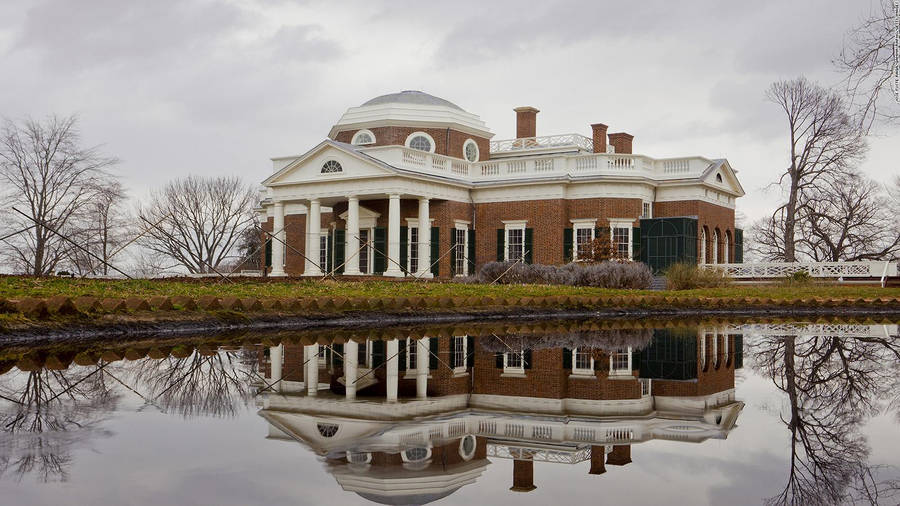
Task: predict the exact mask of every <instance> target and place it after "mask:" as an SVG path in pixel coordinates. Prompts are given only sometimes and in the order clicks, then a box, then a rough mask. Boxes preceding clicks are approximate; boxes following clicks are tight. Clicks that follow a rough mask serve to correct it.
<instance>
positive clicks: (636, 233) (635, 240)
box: [631, 227, 641, 260]
mask: <svg viewBox="0 0 900 506" xmlns="http://www.w3.org/2000/svg"><path fill="white" fill-rule="evenodd" d="M631 258H632V259H633V260H640V259H641V229H640V228H638V227H632V229H631Z"/></svg>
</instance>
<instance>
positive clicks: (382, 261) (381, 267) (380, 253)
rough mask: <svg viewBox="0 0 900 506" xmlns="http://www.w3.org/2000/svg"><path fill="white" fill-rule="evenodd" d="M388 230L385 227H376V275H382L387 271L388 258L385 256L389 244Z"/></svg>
mask: <svg viewBox="0 0 900 506" xmlns="http://www.w3.org/2000/svg"><path fill="white" fill-rule="evenodd" d="M386 235H387V229H385V228H384V227H375V241H374V247H375V254H374V256H375V269H374V270H373V272H374V273H375V274H382V273H384V271H385V270H386V269H387V257H386V256H385V252H386V251H387V250H386V249H385V245H386V244H387V238H386V237H385V236H386Z"/></svg>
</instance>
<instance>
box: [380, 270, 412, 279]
mask: <svg viewBox="0 0 900 506" xmlns="http://www.w3.org/2000/svg"><path fill="white" fill-rule="evenodd" d="M405 275H406V274H404V273H403V271H401V270H390V269H388V270H386V271H384V273H383V274H382V276H384V277H386V278H402V277H403V276H405Z"/></svg>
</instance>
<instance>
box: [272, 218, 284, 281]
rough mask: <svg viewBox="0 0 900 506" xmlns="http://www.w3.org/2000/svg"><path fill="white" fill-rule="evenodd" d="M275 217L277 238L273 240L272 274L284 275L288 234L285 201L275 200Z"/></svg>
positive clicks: (274, 233) (273, 222) (273, 232)
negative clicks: (285, 246) (285, 226)
mask: <svg viewBox="0 0 900 506" xmlns="http://www.w3.org/2000/svg"><path fill="white" fill-rule="evenodd" d="M273 208H274V210H275V217H274V219H273V220H272V234H273V235H274V236H275V238H273V239H270V241H271V242H272V271H271V272H270V273H269V275H271V276H284V275H285V274H284V242H282V241H285V238H286V237H287V234H285V233H284V202H275V205H274V206H273Z"/></svg>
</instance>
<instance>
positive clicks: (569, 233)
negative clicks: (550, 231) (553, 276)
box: [563, 228, 575, 263]
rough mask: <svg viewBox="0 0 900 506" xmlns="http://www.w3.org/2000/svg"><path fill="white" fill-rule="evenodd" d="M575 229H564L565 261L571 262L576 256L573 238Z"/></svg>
mask: <svg viewBox="0 0 900 506" xmlns="http://www.w3.org/2000/svg"><path fill="white" fill-rule="evenodd" d="M573 234H574V231H573V230H572V229H571V228H564V229H563V263H569V262H571V261H572V259H573V258H575V257H574V255H573V251H574V249H575V240H574V238H573Z"/></svg>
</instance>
